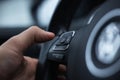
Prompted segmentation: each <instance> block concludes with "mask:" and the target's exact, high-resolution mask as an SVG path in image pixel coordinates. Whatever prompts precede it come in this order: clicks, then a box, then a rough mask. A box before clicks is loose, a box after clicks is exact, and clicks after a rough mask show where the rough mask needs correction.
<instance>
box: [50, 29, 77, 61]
mask: <svg viewBox="0 0 120 80" xmlns="http://www.w3.org/2000/svg"><path fill="white" fill-rule="evenodd" d="M74 35H75V31H69V32H65V33H63V34H62V35H61V36H60V37H59V38H58V40H57V41H56V42H55V43H54V44H53V46H52V47H51V48H50V51H49V53H48V59H50V60H54V61H61V60H62V59H63V58H64V55H65V51H66V50H67V49H68V48H69V46H70V42H71V40H72V38H73V37H74Z"/></svg>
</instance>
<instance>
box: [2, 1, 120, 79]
mask: <svg viewBox="0 0 120 80" xmlns="http://www.w3.org/2000/svg"><path fill="white" fill-rule="evenodd" d="M119 19H120V0H0V44H2V43H3V42H5V41H6V40H8V39H9V38H10V37H12V36H14V35H17V34H19V33H20V32H22V31H24V30H25V29H27V28H29V27H30V26H33V25H37V26H39V27H40V28H42V29H44V30H46V31H50V32H53V33H55V35H56V36H55V38H54V39H53V40H51V41H49V42H46V43H42V44H35V45H33V46H31V47H30V48H28V49H27V50H26V51H25V53H24V55H25V56H30V57H33V58H37V59H39V63H38V65H37V71H36V80H56V79H57V75H58V74H60V72H59V71H58V66H59V64H63V65H65V66H66V68H67V71H66V72H65V73H64V76H65V78H66V80H120V20H119Z"/></svg>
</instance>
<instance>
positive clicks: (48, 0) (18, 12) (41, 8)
mask: <svg viewBox="0 0 120 80" xmlns="http://www.w3.org/2000/svg"><path fill="white" fill-rule="evenodd" d="M59 2H60V0H0V28H5V27H9V28H13V27H14V28H15V27H29V26H31V25H38V26H40V27H42V28H45V29H47V27H48V25H49V23H50V20H51V17H52V15H53V13H54V11H55V9H56V7H57V5H58V3H59Z"/></svg>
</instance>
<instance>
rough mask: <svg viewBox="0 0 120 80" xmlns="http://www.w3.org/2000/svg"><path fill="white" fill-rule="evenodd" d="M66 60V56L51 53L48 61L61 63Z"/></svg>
mask: <svg viewBox="0 0 120 80" xmlns="http://www.w3.org/2000/svg"><path fill="white" fill-rule="evenodd" d="M63 58H64V54H57V53H49V55H48V59H49V60H54V61H58V60H59V61H61V60H63Z"/></svg>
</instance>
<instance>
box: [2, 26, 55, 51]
mask: <svg viewBox="0 0 120 80" xmlns="http://www.w3.org/2000/svg"><path fill="white" fill-rule="evenodd" d="M54 36H55V35H54V34H53V33H51V32H46V31H44V30H42V29H40V28H38V27H36V26H33V27H30V28H29V29H27V30H25V31H24V32H22V33H20V34H18V35H16V36H14V37H12V38H10V39H9V40H8V41H7V42H5V43H4V44H3V45H1V47H7V48H8V49H12V50H14V51H16V52H23V51H24V50H25V49H26V48H28V47H29V46H31V45H32V44H34V43H38V42H40V43H41V42H45V41H48V40H51V39H53V38H54Z"/></svg>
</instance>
